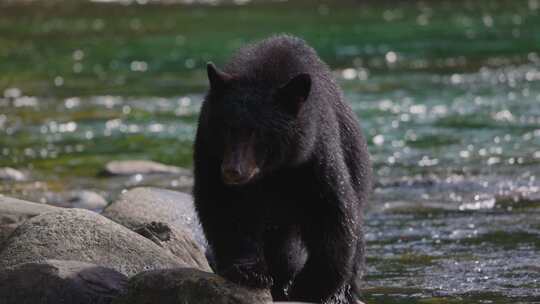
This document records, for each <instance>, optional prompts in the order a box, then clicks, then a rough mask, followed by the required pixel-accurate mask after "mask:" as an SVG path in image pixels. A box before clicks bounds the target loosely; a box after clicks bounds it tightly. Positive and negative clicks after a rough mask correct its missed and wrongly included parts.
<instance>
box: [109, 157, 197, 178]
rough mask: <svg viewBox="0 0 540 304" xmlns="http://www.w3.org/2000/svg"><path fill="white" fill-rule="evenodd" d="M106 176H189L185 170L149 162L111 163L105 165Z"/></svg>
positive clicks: (126, 161) (123, 161)
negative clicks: (183, 174)
mask: <svg viewBox="0 0 540 304" xmlns="http://www.w3.org/2000/svg"><path fill="white" fill-rule="evenodd" d="M102 173H103V174H104V175H134V174H181V173H186V174H189V171H188V170H187V169H184V168H180V167H175V166H169V165H165V164H161V163H157V162H154V161H149V160H121V161H111V162H109V163H107V164H106V165H105V169H104V170H103V172H102Z"/></svg>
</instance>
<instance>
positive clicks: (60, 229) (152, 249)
mask: <svg viewBox="0 0 540 304" xmlns="http://www.w3.org/2000/svg"><path fill="white" fill-rule="evenodd" d="M48 259H59V260H76V261H83V262H88V263H93V264H96V265H100V266H105V267H108V268H112V269H115V270H116V271H118V272H120V273H122V274H124V275H127V276H130V275H134V274H136V273H139V272H141V271H143V270H149V269H161V268H174V267H179V266H187V267H197V266H198V265H186V264H185V263H184V262H185V261H181V260H180V259H178V258H177V257H175V256H174V255H172V254H171V253H169V252H168V251H167V250H164V249H163V248H161V247H160V246H158V245H156V244H155V243H154V242H152V241H150V240H149V239H147V238H145V237H143V236H141V235H139V234H137V233H135V232H133V231H131V230H129V229H127V228H125V227H123V226H121V225H119V224H117V223H114V222H112V221H111V220H109V219H107V218H105V217H103V216H101V215H99V214H96V213H94V212H91V211H87V210H82V209H62V210H60V211H57V212H51V213H45V214H42V215H39V216H36V217H34V218H32V219H29V220H27V221H26V222H24V223H23V224H22V225H20V226H19V227H17V229H16V230H15V231H14V232H13V233H12V234H11V236H10V237H9V238H8V239H7V240H6V241H5V243H4V247H3V249H2V250H1V251H0V268H2V267H10V266H14V265H17V264H21V263H27V262H40V261H44V260H48Z"/></svg>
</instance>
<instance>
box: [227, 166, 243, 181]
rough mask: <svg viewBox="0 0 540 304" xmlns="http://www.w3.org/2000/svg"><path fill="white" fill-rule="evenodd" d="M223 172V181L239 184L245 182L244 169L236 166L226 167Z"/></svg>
mask: <svg viewBox="0 0 540 304" xmlns="http://www.w3.org/2000/svg"><path fill="white" fill-rule="evenodd" d="M221 174H222V175H223V181H224V182H225V183H226V184H229V185H238V184H241V183H242V182H244V180H245V177H244V175H243V174H242V170H240V168H236V167H224V168H222V172H221Z"/></svg>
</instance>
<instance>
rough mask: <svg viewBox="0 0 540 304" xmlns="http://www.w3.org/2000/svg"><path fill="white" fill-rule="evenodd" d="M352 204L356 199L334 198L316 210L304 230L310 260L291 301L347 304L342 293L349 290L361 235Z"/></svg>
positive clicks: (322, 203) (298, 278)
mask: <svg viewBox="0 0 540 304" xmlns="http://www.w3.org/2000/svg"><path fill="white" fill-rule="evenodd" d="M329 197H331V196H330V195H329ZM349 204H354V200H351V201H343V200H341V201H340V200H339V198H338V197H335V199H332V200H326V201H319V202H318V204H317V207H315V208H313V209H314V210H312V211H313V213H312V214H311V216H309V217H308V218H309V220H308V221H307V222H306V223H304V227H303V229H302V238H303V239H304V242H305V244H306V247H307V251H308V260H307V262H306V264H305V265H304V268H303V269H302V270H301V271H300V273H299V274H298V275H297V276H296V278H295V280H294V283H293V285H292V290H291V293H290V299H292V300H296V301H306V302H316V303H332V304H334V303H340V304H341V303H347V300H346V299H345V298H344V294H343V291H344V290H348V289H349V286H348V285H349V281H350V279H351V276H352V273H353V270H354V263H356V261H355V260H356V256H357V252H356V250H357V243H358V242H359V241H360V236H359V235H358V234H359V233H361V230H360V228H359V225H360V224H361V223H359V217H358V213H357V210H356V209H355V208H354V207H353V206H351V205H349Z"/></svg>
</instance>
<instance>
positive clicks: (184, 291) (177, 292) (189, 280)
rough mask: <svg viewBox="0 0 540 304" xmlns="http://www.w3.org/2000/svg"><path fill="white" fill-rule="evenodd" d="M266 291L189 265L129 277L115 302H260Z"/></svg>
mask: <svg viewBox="0 0 540 304" xmlns="http://www.w3.org/2000/svg"><path fill="white" fill-rule="evenodd" d="M271 302H272V298H271V296H270V293H269V292H268V291H267V290H249V289H247V288H245V287H242V286H239V285H236V284H234V283H231V282H229V281H227V280H225V279H224V278H222V277H220V276H218V275H215V274H212V273H208V272H203V271H200V270H197V269H192V268H177V269H166V270H155V271H145V272H142V273H139V274H137V275H136V276H134V277H132V278H131V279H130V280H129V283H128V293H127V295H125V296H123V297H120V298H118V299H116V300H115V301H114V302H113V303H115V304H154V303H160V304H178V303H197V304H262V303H271Z"/></svg>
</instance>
